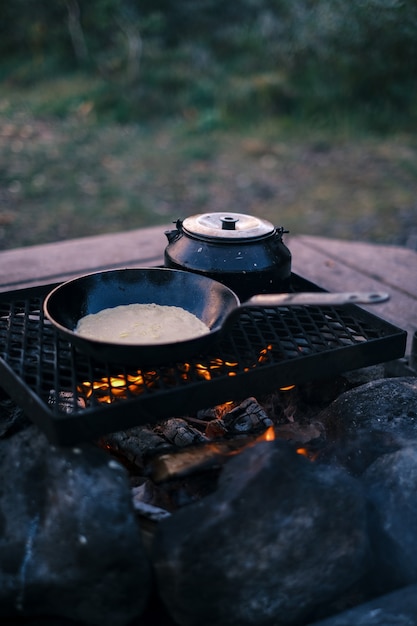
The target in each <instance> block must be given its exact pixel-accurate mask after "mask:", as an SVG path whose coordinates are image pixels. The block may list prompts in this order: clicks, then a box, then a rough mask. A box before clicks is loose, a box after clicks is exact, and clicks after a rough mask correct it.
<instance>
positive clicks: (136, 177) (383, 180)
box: [0, 77, 417, 249]
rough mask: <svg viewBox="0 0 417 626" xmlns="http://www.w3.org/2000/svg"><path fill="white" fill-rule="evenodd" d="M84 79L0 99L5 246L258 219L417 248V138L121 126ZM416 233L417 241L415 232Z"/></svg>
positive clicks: (242, 125) (220, 126)
mask: <svg viewBox="0 0 417 626" xmlns="http://www.w3.org/2000/svg"><path fill="white" fill-rule="evenodd" d="M97 89H98V85H97V84H93V83H91V82H86V81H85V79H82V78H81V77H76V78H73V79H71V80H70V79H68V78H67V79H60V80H56V81H49V82H45V83H39V85H37V86H36V87H32V88H31V89H27V90H23V89H21V90H18V89H12V88H10V87H9V88H7V89H6V88H5V87H1V88H0V179H1V186H0V247H1V248H2V249H7V248H14V247H18V246H27V245H33V244H38V243H46V242H51V241H57V240H62V239H68V238H73V237H80V236H85V235H95V234H100V233H108V232H116V231H121V230H128V229H134V228H138V227H142V226H149V225H156V224H161V225H162V224H167V223H170V222H172V221H174V220H176V219H177V218H183V217H185V216H187V215H191V214H194V213H199V212H207V211H236V212H243V213H250V214H255V215H258V216H260V217H264V218H267V219H269V220H271V221H272V222H273V223H274V224H275V225H277V226H280V225H282V226H284V227H286V228H288V229H289V230H290V231H291V233H292V234H294V235H298V234H314V235H323V236H328V237H336V238H342V239H359V240H363V241H372V242H381V243H389V244H391V243H394V244H401V245H406V244H407V243H409V242H410V241H411V240H412V237H413V236H414V240H415V239H416V238H417V218H416V214H417V200H416V198H417V140H416V137H415V136H414V135H413V134H411V133H410V134H407V133H404V132H403V133H394V132H392V133H385V134H384V135H380V136H378V135H376V134H371V133H369V132H364V131H363V130H362V131H359V130H358V127H357V126H356V125H355V123H354V121H353V120H354V118H353V116H352V117H350V116H349V115H347V116H346V117H345V118H343V119H342V118H340V117H338V118H337V119H335V120H332V121H330V117H329V118H328V119H327V122H326V120H325V118H321V119H320V120H311V119H309V120H306V119H304V120H298V121H294V119H293V120H289V119H288V118H285V117H276V118H273V117H269V118H266V119H261V120H259V119H258V120H255V119H253V120H252V121H248V120H246V121H245V120H242V119H240V120H236V119H233V118H232V117H225V116H224V115H222V114H221V113H220V112H219V111H218V110H217V109H216V108H208V109H207V110H205V109H201V110H197V111H192V112H185V113H184V114H183V115H181V116H177V117H176V118H174V117H173V118H164V119H161V120H159V121H157V120H153V121H152V122H150V121H147V120H145V119H144V120H143V121H140V122H138V123H129V124H124V125H121V124H118V123H115V122H114V121H107V122H105V121H103V119H102V118H100V116H98V115H97V112H96V108H95V100H94V97H93V96H94V93H96V90H97ZM413 233H414V235H413Z"/></svg>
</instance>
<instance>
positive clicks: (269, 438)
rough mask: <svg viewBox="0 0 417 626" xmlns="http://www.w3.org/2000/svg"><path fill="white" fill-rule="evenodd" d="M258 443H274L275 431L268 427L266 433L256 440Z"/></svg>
mask: <svg viewBox="0 0 417 626" xmlns="http://www.w3.org/2000/svg"><path fill="white" fill-rule="evenodd" d="M258 441H275V430H274V427H273V426H268V428H267V429H266V431H265V432H264V433H262V435H261V436H260V437H259V438H258Z"/></svg>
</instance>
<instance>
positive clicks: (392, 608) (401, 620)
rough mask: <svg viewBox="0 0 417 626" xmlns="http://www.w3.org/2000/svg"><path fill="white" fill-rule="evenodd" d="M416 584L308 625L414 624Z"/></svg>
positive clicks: (369, 625) (362, 625) (364, 625)
mask: <svg viewBox="0 0 417 626" xmlns="http://www.w3.org/2000/svg"><path fill="white" fill-rule="evenodd" d="M416 625H417V585H410V586H408V587H404V588H402V589H399V590H397V591H393V592H392V593H389V594H386V595H384V596H381V597H378V598H375V599H374V600H371V601H369V602H364V603H363V604H360V605H359V606H357V607H355V608H353V609H350V610H348V611H343V612H342V613H339V614H338V615H334V616H332V617H329V618H327V619H325V620H320V621H319V622H314V624H310V626H416Z"/></svg>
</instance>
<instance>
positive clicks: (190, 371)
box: [78, 345, 272, 404]
mask: <svg viewBox="0 0 417 626" xmlns="http://www.w3.org/2000/svg"><path fill="white" fill-rule="evenodd" d="M271 350H272V345H268V346H267V347H266V348H263V349H262V350H261V352H260V353H259V357H258V359H257V361H256V363H254V364H253V365H251V366H250V367H249V366H247V367H244V368H240V367H239V363H238V362H236V361H225V360H223V359H220V358H218V359H212V360H210V361H209V364H208V365H203V364H202V363H196V364H193V365H191V363H183V364H182V365H180V366H178V370H174V369H168V370H165V369H164V371H163V374H158V373H157V372H156V371H154V370H150V371H144V370H137V371H136V372H134V373H133V374H126V375H124V374H120V375H116V376H104V377H103V378H101V379H99V380H97V381H94V382H92V383H91V382H88V381H87V382H82V383H81V384H80V385H79V386H78V393H79V394H81V395H82V396H83V397H84V398H85V399H89V398H91V397H92V396H93V395H94V397H95V399H96V400H98V401H99V402H103V403H107V404H111V403H112V402H114V401H115V400H117V399H119V398H128V397H130V396H132V395H134V396H135V395H140V394H142V393H143V392H144V391H146V390H147V389H148V388H152V387H154V386H155V385H156V384H157V383H158V382H160V381H162V382H163V384H164V385H167V386H169V385H175V384H177V381H178V371H179V377H180V379H181V380H183V381H190V382H192V381H193V380H194V379H195V377H197V378H201V379H202V380H207V381H210V380H212V379H213V376H214V375H215V373H216V372H219V373H221V374H223V375H224V374H226V375H227V376H230V377H233V376H237V374H238V373H239V372H242V371H243V372H248V371H249V370H250V369H251V368H253V367H256V365H258V364H260V363H264V362H265V361H267V359H268V356H269V353H270V351H271Z"/></svg>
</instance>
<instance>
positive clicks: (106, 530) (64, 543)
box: [0, 426, 151, 626]
mask: <svg viewBox="0 0 417 626" xmlns="http://www.w3.org/2000/svg"><path fill="white" fill-rule="evenodd" d="M0 474H1V476H2V481H1V484H0V531H1V532H0V621H2V623H3V619H5V618H6V617H7V618H11V617H18V616H20V617H22V616H31V617H33V616H37V615H42V616H51V617H53V618H54V617H55V618H62V621H64V620H65V619H70V620H74V621H77V622H85V623H88V624H93V625H94V624H97V625H100V626H110V625H113V624H118V626H123V625H125V624H128V623H129V622H131V621H132V619H133V618H134V617H136V616H138V615H140V614H141V613H142V612H143V611H144V608H145V606H146V603H147V601H148V598H149V594H150V588H151V575H150V565H149V559H148V556H147V554H146V552H145V548H144V546H143V544H142V538H141V535H140V529H139V526H138V523H137V520H136V518H135V513H134V510H133V504H132V501H131V491H130V484H129V480H128V477H127V472H126V470H125V469H124V468H123V467H122V466H121V465H120V463H118V462H116V461H115V460H113V459H112V458H111V457H109V455H108V454H106V453H105V452H104V451H102V450H99V449H98V448H96V447H94V446H93V445H91V444H83V445H81V446H79V447H75V448H58V447H54V446H51V445H50V444H49V443H48V442H47V440H46V438H45V436H44V435H43V434H42V433H40V431H39V430H38V429H37V428H36V427H35V426H30V427H28V428H25V429H23V430H22V431H21V432H19V433H17V434H15V435H13V436H12V437H9V438H7V439H3V440H1V441H0Z"/></svg>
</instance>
